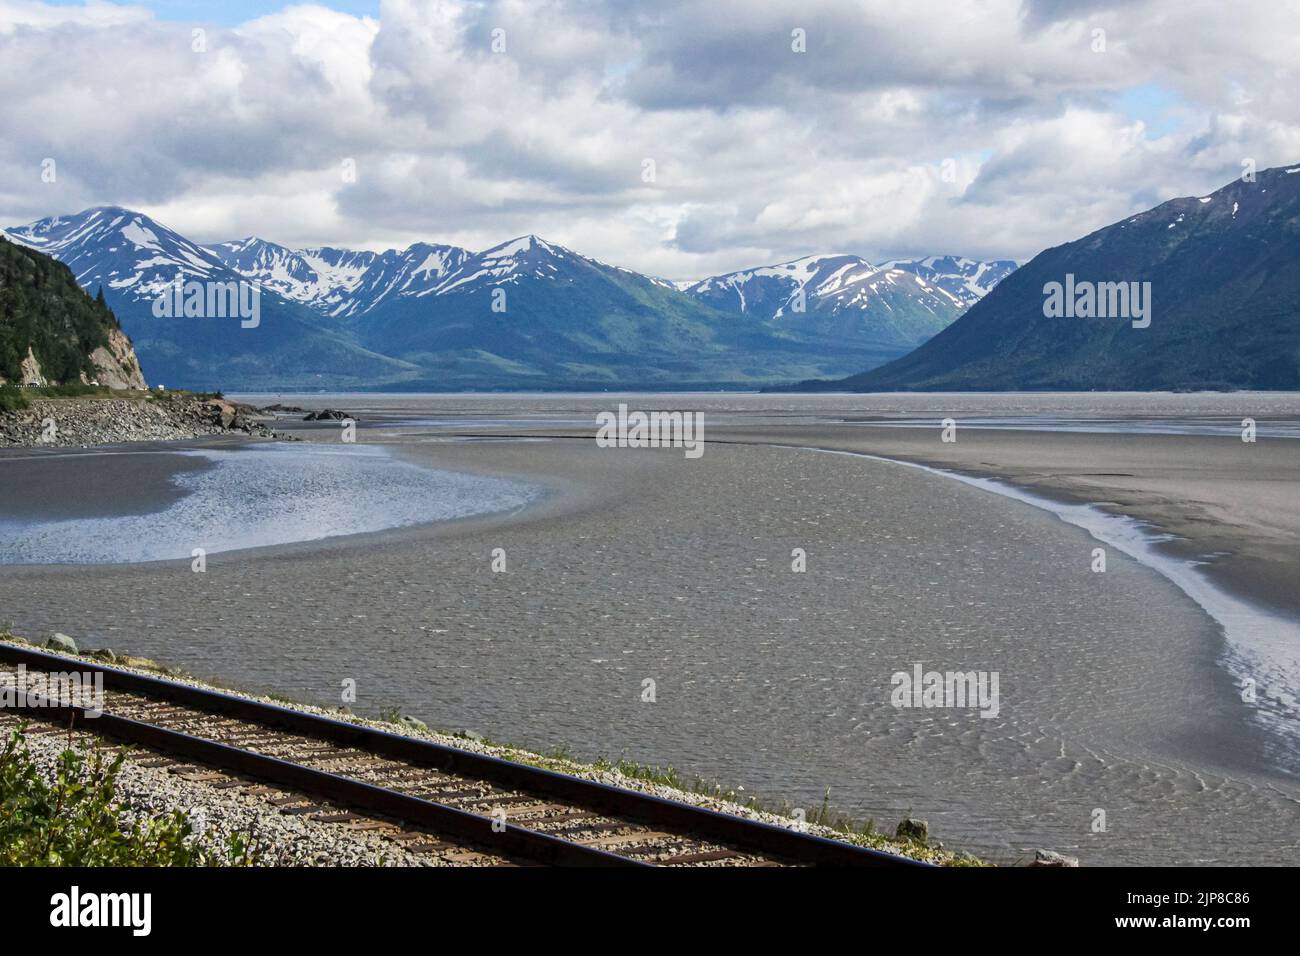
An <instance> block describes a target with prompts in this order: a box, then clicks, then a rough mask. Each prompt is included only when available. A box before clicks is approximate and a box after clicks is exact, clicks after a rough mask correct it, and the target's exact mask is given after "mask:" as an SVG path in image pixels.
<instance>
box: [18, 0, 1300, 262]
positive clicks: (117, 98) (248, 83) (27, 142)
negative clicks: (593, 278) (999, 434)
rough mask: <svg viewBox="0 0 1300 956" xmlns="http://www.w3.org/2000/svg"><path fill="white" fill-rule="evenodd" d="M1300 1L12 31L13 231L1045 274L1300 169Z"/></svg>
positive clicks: (432, 7)
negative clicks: (1094, 234)
mask: <svg viewBox="0 0 1300 956" xmlns="http://www.w3.org/2000/svg"><path fill="white" fill-rule="evenodd" d="M1298 74H1300V0H1280V2H1275V3H1271V4H1269V5H1268V6H1267V7H1260V6H1244V5H1241V4H1236V3H1224V2H1219V0H1214V2H1209V0H1204V2H1203V0H1111V2H1106V0H1079V2H1069V0H978V2H977V0H933V2H932V0H908V2H902V0H893V2H877V0H795V2H786V0H781V2H776V0H772V2H768V0H709V2H707V3H703V2H697V0H654V2H651V0H643V2H631V0H570V2H557V0H481V2H464V0H336V2H331V3H323V4H322V3H314V4H283V3H275V2H265V3H257V2H253V0H226V2H213V3H205V2H197V0H154V2H140V3H133V4H126V3H112V2H107V0H94V2H89V3H71V2H48V3H47V2H38V0H0V130H3V135H0V225H3V226H9V225H18V224H23V223H26V222H30V221H32V220H34V219H38V218H42V217H45V216H49V215H55V214H66V213H72V212H76V211H79V210H81V209H83V208H86V207H88V206H92V205H98V204H114V205H122V206H126V207H129V208H132V209H138V210H140V211H142V212H145V213H148V214H149V215H151V216H154V217H155V218H156V219H158V220H159V221H161V222H162V223H164V224H165V225H167V226H170V227H171V228H173V229H176V230H177V231H179V232H181V233H183V234H184V235H186V236H188V237H189V238H191V239H195V240H197V241H200V242H215V241H220V240H224V239H231V238H239V237H244V236H248V235H258V236H261V237H263V238H266V239H270V240H273V241H276V242H280V243H283V244H285V245H288V246H291V247H295V248H302V247H308V246H318V245H334V246H346V247H350V248H370V249H377V250H379V249H386V248H403V247H405V246H407V245H409V244H410V243H412V242H416V241H428V242H445V243H452V244H455V245H460V246H465V247H467V248H470V249H484V248H487V247H489V246H491V245H494V244H496V243H498V242H501V241H503V240H506V239H510V238H512V237H515V236H519V235H525V234H529V233H533V234H536V235H540V236H542V237H544V238H546V239H547V240H549V241H552V242H556V243H559V244H561V245H564V246H568V247H569V248H572V249H574V250H576V251H578V252H581V253H583V254H585V255H589V256H593V257H595V258H598V259H601V260H604V261H606V262H611V263H614V264H616V265H620V266H625V267H627V268H631V269H635V270H637V271H639V272H644V273H647V274H651V275H657V276H663V277H665V278H670V279H676V280H683V279H691V278H700V277H703V276H707V275H714V274H719V273H722V272H727V271H731V270H734V269H742V268H748V267H753V266H759V265H765V264H769V263H775V262H783V261H787V260H790V259H794V258H797V257H799V256H803V255H810V254H818V253H835V252H848V253H855V254H858V255H861V256H864V257H865V258H867V259H871V260H874V261H881V260H883V259H887V258H897V257H912V256H924V255H944V254H953V255H965V256H970V257H975V258H1014V259H1018V260H1026V259H1029V258H1031V257H1032V256H1034V255H1035V254H1036V253H1037V252H1039V251H1041V250H1042V249H1044V248H1047V247H1049V246H1053V245H1058V244H1060V243H1062V242H1067V241H1069V240H1071V239H1075V238H1078V237H1079V236H1082V235H1086V234H1087V233H1089V232H1091V231H1093V230H1095V229H1098V228H1100V227H1102V226H1105V225H1107V224H1109V223H1111V222H1114V221H1116V220H1118V219H1121V218H1123V217H1124V216H1126V215H1129V214H1131V213H1133V212H1136V211H1139V210H1141V209H1145V208H1148V207H1150V206H1152V205H1155V204H1157V203H1159V202H1162V201H1164V200H1166V199H1170V198H1174V197H1177V196H1187V195H1204V194H1206V193H1208V192H1210V191H1212V190H1214V189H1216V188H1218V187H1220V186H1222V185H1224V184H1226V183H1227V182H1228V181H1230V180H1231V179H1233V178H1234V177H1235V176H1238V175H1240V173H1241V171H1242V164H1243V163H1245V162H1248V161H1253V162H1254V164H1255V165H1256V166H1257V167H1258V168H1259V169H1265V168H1268V167H1271V166H1280V165H1294V164H1295V163H1297V162H1300V97H1296V96H1295V95H1294V94H1295V91H1296V89H1298V88H1300V83H1298V82H1297V81H1298V80H1300V75H1298Z"/></svg>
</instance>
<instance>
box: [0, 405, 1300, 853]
mask: <svg viewBox="0 0 1300 956" xmlns="http://www.w3.org/2000/svg"><path fill="white" fill-rule="evenodd" d="M410 401H412V402H413V403H415V402H423V403H424V404H423V406H419V405H416V407H415V409H414V410H415V411H418V412H420V413H421V414H423V415H425V416H430V413H431V412H432V413H433V414H432V416H431V417H437V415H439V414H443V413H444V412H445V411H446V406H445V405H443V406H440V404H439V403H440V401H441V400H439V399H430V398H428V397H425V398H422V399H419V400H410ZM455 401H460V400H455ZM512 401H516V402H520V403H526V402H527V399H518V398H517V399H512ZM727 401H734V400H732V399H727ZM583 402H584V403H588V402H589V403H591V404H597V405H598V407H608V402H604V403H603V404H601V399H599V398H596V399H592V398H586V399H584V400H583ZM335 404H336V405H341V407H345V408H347V407H348V406H347V405H346V404H342V403H337V402H336V403H335ZM572 404H573V403H570V404H569V405H568V406H567V407H562V408H559V409H557V410H556V412H555V414H562V415H567V416H569V417H570V418H579V417H581V416H582V415H583V414H585V411H586V407H578V408H573V407H572ZM659 406H660V407H679V408H680V407H683V405H682V404H680V403H679V404H677V405H676V406H672V405H669V404H667V402H661V403H659ZM645 407H655V406H653V405H646V406H645ZM480 408H481V409H485V410H486V411H485V412H484V413H485V414H488V415H492V416H494V417H495V418H496V419H498V420H499V419H500V417H501V416H500V410H499V408H497V407H494V406H493V405H492V404H491V403H484V405H482V406H480ZM546 411H547V412H550V409H549V408H548V409H547V410H546ZM455 414H456V415H458V416H459V415H462V414H463V410H462V409H460V408H456V409H455ZM546 417H547V416H546V415H541V416H539V418H541V419H542V420H541V421H535V422H534V423H533V425H532V426H530V427H529V428H528V429H526V430H521V429H520V427H519V424H518V422H514V421H507V422H505V423H503V424H499V425H494V426H493V428H492V429H484V428H480V427H478V426H476V425H474V424H469V425H466V424H465V423H464V422H463V421H461V422H459V423H457V424H455V425H451V426H448V425H440V424H437V423H428V422H427V421H424V420H421V423H420V424H411V423H410V422H411V418H410V417H407V418H402V417H401V416H398V417H395V418H393V419H384V418H381V417H378V416H376V417H372V418H366V419H363V427H362V428H361V429H360V430H359V431H358V440H359V441H361V442H365V443H383V444H385V445H386V446H388V447H389V448H390V449H391V451H392V453H393V454H394V455H397V456H400V457H401V458H402V459H403V460H406V461H410V462H415V463H421V464H424V465H428V466H431V467H435V468H440V469H447V470H452V471H461V472H470V473H481V474H484V475H492V476H501V477H507V478H512V479H516V480H521V481H526V482H531V483H536V484H538V485H540V486H542V487H544V488H545V489H546V492H547V493H546V495H545V496H544V497H542V498H539V499H538V501H537V502H536V503H535V504H532V505H529V506H528V507H526V508H524V509H523V510H518V511H514V512H512V513H508V514H505V513H503V514H496V515H492V516H488V517H481V518H472V519H466V520H460V521H449V522H440V523H434V524H426V525H420V526H415V527H406V528H398V529H393V530H390V531H386V532H383V533H376V534H364V535H350V536H344V537H337V538H327V539H324V540H319V541H304V542H301V543H298V544H292V545H283V546H278V547H269V548H257V549H251V550H244V551H232V552H227V553H221V554H214V555H212V556H210V557H209V559H208V565H207V571H206V572H205V573H202V574H196V573H194V572H193V571H192V570H191V566H190V563H189V562H188V561H161V562H150V563H144V564H134V565H87V566H80V567H69V566H63V567H60V566H51V567H32V566H22V567H16V566H11V567H7V568H3V569H0V617H3V618H6V619H11V620H13V621H14V622H15V624H16V625H17V627H18V628H19V630H20V632H21V631H26V632H29V633H39V632H40V631H42V630H53V629H58V630H62V631H65V632H66V633H70V634H73V635H75V636H77V637H78V639H79V640H81V641H82V642H83V644H86V645H89V646H103V645H108V646H112V647H114V648H115V649H118V650H125V651H129V652H132V653H137V654H143V655H146V656H150V657H154V658H156V659H159V660H161V661H163V662H166V663H172V664H177V665H181V666H184V667H187V668H188V669H190V670H192V671H194V672H196V673H197V674H198V675H199V676H203V677H210V678H214V679H216V680H218V681H221V682H226V683H234V684H237V685H240V686H245V687H250V688H254V689H258V688H260V689H264V690H274V691H276V692H278V693H283V694H288V695H290V696H295V697H300V698H304V699H308V700H312V701H314V702H317V703H321V704H324V705H329V704H331V702H334V703H337V702H338V700H339V696H338V695H339V687H340V685H341V682H342V681H343V680H345V679H349V678H351V679H355V680H356V681H357V689H358V694H359V699H358V701H357V704H356V706H357V708H358V709H360V710H362V711H366V712H378V710H380V709H382V708H387V707H392V706H397V707H400V708H401V709H402V710H403V711H404V712H405V713H410V714H413V715H415V716H418V717H421V718H423V719H425V720H427V721H428V722H429V723H431V724H433V725H435V726H439V727H444V728H448V729H453V730H454V729H460V728H469V729H473V730H476V731H478V732H481V733H484V734H486V735H488V736H489V737H494V738H497V739H504V740H511V741H515V742H518V743H520V744H524V745H529V746H533V747H537V748H542V749H545V748H548V747H556V746H562V747H566V748H568V749H570V750H572V751H574V752H575V753H577V754H578V755H580V756H584V757H595V756H600V755H603V756H606V757H611V758H618V757H627V758H629V759H633V760H637V761H640V762H643V763H650V764H658V765H663V766H668V765H671V766H673V767H675V768H677V769H678V770H679V771H680V772H681V773H682V774H683V775H684V776H686V777H687V778H688V779H689V778H691V777H697V776H698V777H700V778H702V779H705V780H710V781H712V780H716V781H722V782H725V783H726V784H728V785H741V786H743V787H744V788H745V790H744V793H745V794H754V795H757V796H759V797H761V798H763V799H765V800H767V801H769V802H772V803H774V804H777V805H779V804H780V802H781V801H783V800H784V801H788V802H789V804H790V806H792V807H802V808H804V809H805V810H806V811H810V812H816V810H817V808H819V807H820V806H821V805H822V804H823V802H826V803H827V804H828V805H829V806H830V807H831V808H832V809H834V810H839V811H843V812H845V813H849V814H852V815H854V816H857V817H859V818H862V819H866V818H872V819H874V820H875V821H876V822H877V824H878V825H879V826H881V827H882V828H892V826H893V825H894V824H895V823H896V822H897V820H898V819H900V818H901V817H902V816H904V815H908V814H914V815H918V816H923V817H926V818H928V819H929V821H930V824H931V831H932V833H934V834H935V835H936V836H937V837H938V839H940V840H943V841H944V842H945V843H947V844H948V845H949V846H955V847H962V848H966V849H969V850H971V851H973V852H976V853H979V854H981V855H985V856H988V857H990V858H993V859H998V860H1014V859H1019V858H1023V857H1026V856H1030V855H1032V852H1033V850H1034V849H1036V848H1038V847H1046V848H1050V849H1056V850H1060V851H1062V852H1067V853H1072V854H1074V855H1077V856H1079V857H1081V858H1082V859H1083V860H1084V861H1086V862H1114V863H1140V862H1148V863H1196V862H1215V861H1221V862H1229V863H1231V862H1239V863H1246V862H1257V863H1258V862H1286V861H1290V860H1294V858H1295V854H1296V853H1297V843H1298V842H1300V790H1297V785H1296V782H1295V780H1296V778H1295V773H1296V770H1297V761H1296V755H1295V752H1294V750H1287V749H1286V748H1285V747H1280V746H1279V744H1278V741H1277V740H1276V738H1275V737H1274V736H1272V735H1271V734H1270V733H1268V732H1266V730H1265V729H1263V728H1261V727H1260V726H1259V725H1258V724H1257V723H1256V721H1255V720H1254V718H1253V714H1252V711H1251V708H1250V707H1249V706H1248V705H1247V704H1245V703H1244V702H1243V701H1242V700H1241V697H1240V694H1239V690H1238V688H1237V687H1236V685H1235V683H1234V681H1233V680H1232V678H1231V676H1230V675H1229V674H1228V673H1226V672H1225V671H1224V670H1223V669H1222V667H1221V666H1220V658H1221V655H1222V653H1223V635H1222V633H1221V631H1220V629H1219V628H1218V627H1217V626H1216V625H1215V624H1214V622H1213V621H1212V620H1211V619H1209V618H1208V617H1207V615H1206V614H1204V613H1203V612H1202V611H1201V609H1200V608H1199V607H1198V606H1197V605H1196V604H1195V603H1194V602H1192V601H1191V600H1190V599H1188V598H1187V596H1186V595H1185V594H1184V593H1182V592H1181V591H1180V590H1179V589H1178V588H1177V587H1175V586H1174V585H1173V584H1172V583H1170V582H1169V581H1168V580H1166V579H1165V578H1163V577H1161V576H1160V575H1159V574H1157V573H1156V572H1155V571H1153V570H1151V569H1150V568H1148V567H1146V566H1144V565H1143V564H1141V563H1140V562H1138V561H1136V560H1133V559H1131V558H1128V557H1127V556H1125V555H1123V554H1116V555H1114V556H1112V560H1111V564H1110V568H1109V570H1108V572H1107V573H1106V574H1104V575H1100V574H1093V573H1091V572H1090V571H1089V569H1088V554H1089V552H1090V550H1091V548H1092V547H1093V545H1094V544H1095V541H1094V540H1093V539H1092V538H1090V537H1089V535H1088V534H1087V533H1086V532H1084V531H1083V530H1081V529H1079V528H1075V527H1071V526H1069V525H1066V524H1064V523H1063V522H1061V521H1060V520H1058V519H1057V518H1055V517H1054V516H1052V515H1051V514H1048V513H1046V512H1044V511H1041V510H1039V509H1035V508H1033V507H1030V506H1027V505H1024V504H1021V503H1018V502H1014V501H1010V500H1008V499H1006V498H1003V497H1000V496H998V495H994V494H990V493H988V492H986V491H982V490H980V489H978V488H973V487H970V486H968V485H963V484H961V483H960V482H956V481H954V480H952V479H950V478H946V477H944V476H941V475H936V474H930V473H926V472H921V471H918V470H916V469H909V468H905V467H903V466H900V465H896V464H892V463H889V462H881V461H873V460H870V459H863V458H853V457H848V456H837V455H825V454H817V453H816V452H814V451H810V450H806V449H803V448H798V447H794V448H791V447H777V446H778V445H789V444H793V445H800V444H806V445H811V446H818V447H841V446H840V445H839V443H841V442H842V443H845V444H844V445H843V446H842V447H844V448H845V449H846V450H862V451H867V452H869V453H873V454H881V455H886V456H888V455H889V454H890V453H891V451H892V452H893V453H894V454H897V455H898V456H899V457H903V456H904V455H905V454H907V453H908V452H907V448H906V446H909V445H912V444H913V443H915V445H914V447H913V448H912V451H911V452H910V453H911V454H913V455H914V457H916V458H917V460H931V461H934V463H936V464H941V465H945V466H949V467H957V464H956V463H955V462H952V461H944V460H941V459H938V458H932V459H926V458H925V456H924V454H923V451H924V450H925V449H926V448H927V447H928V444H929V443H934V444H938V437H937V435H931V434H928V433H924V432H920V433H917V434H916V435H914V436H910V433H908V432H906V431H897V432H891V433H890V434H888V435H882V436H879V437H873V436H872V435H871V434H869V433H868V432H867V430H866V429H860V430H859V429H858V428H857V426H842V425H833V424H825V423H816V422H807V423H801V424H799V425H792V424H789V423H777V422H772V421H766V422H756V423H752V424H751V423H747V422H744V421H736V420H730V421H727V422H725V423H722V424H718V425H716V426H712V425H711V426H710V427H709V430H708V431H707V432H706V435H705V438H706V440H708V441H710V444H709V446H708V447H707V449H706V452H705V454H704V455H703V457H701V458H700V459H698V460H688V459H686V458H685V457H684V456H683V455H682V453H681V451H680V450H674V449H660V450H642V449H608V448H599V447H597V446H596V444H595V442H594V441H592V440H590V438H588V437H586V434H587V432H586V429H575V428H573V427H572V426H566V427H565V428H564V429H563V430H565V431H570V432H573V433H574V437H570V438H562V439H557V440H548V441H516V440H506V441H457V440H452V439H453V433H455V432H457V431H460V432H464V433H470V432H476V433H484V434H487V433H491V434H495V435H497V436H498V437H500V436H501V435H503V434H505V433H507V432H511V431H517V430H518V431H521V433H522V432H523V431H526V432H527V434H530V435H532V436H533V437H538V436H539V435H540V433H541V432H543V431H546V430H548V429H547V428H546V426H547V422H546V421H545V418H546ZM734 417H740V416H734ZM734 417H733V418H734ZM849 428H853V429H854V430H853V431H851V432H849V431H848V430H847V429H849ZM549 430H550V431H552V432H554V431H557V429H555V428H553V427H552V428H551V429H549ZM882 431H883V429H882ZM792 432H793V433H795V436H794V437H792ZM303 434H304V435H306V436H307V437H309V438H311V439H313V440H321V441H332V440H335V439H336V438H337V429H335V430H330V429H328V428H316V429H314V430H307V429H304V430H303ZM909 436H910V437H909ZM976 437H977V436H972V435H971V434H970V433H969V432H965V433H961V432H959V440H958V446H959V449H960V447H961V446H962V443H963V442H967V441H968V439H970V441H969V446H968V447H970V448H975V447H976V441H975V438H976ZM992 437H993V438H995V439H997V441H1002V440H1003V438H1005V436H1004V435H998V436H992ZM1035 439H1037V441H1038V442H1041V441H1043V437H1042V436H1035ZM863 442H871V443H874V442H880V443H881V444H861V443H863ZM890 442H892V443H896V444H894V445H888V444H887V443H890ZM1014 443H1015V439H1014V437H1013V439H1012V441H1011V443H1009V445H1008V447H1012V446H1014ZM1034 447H1042V446H1041V444H1027V445H1025V446H1024V448H1025V449H1026V450H1025V452H1024V454H1025V455H1026V456H1032V455H1034V454H1037V453H1034V452H1031V451H1030V450H1029V449H1032V448H1034ZM1085 447H1091V446H1090V445H1085V444H1081V443H1080V440H1079V437H1078V436H1069V438H1068V441H1067V443H1066V444H1065V445H1063V446H1062V449H1061V452H1060V454H1062V455H1069V454H1077V453H1079V452H1078V451H1077V450H1078V449H1082V448H1085ZM1178 447H1187V446H1185V445H1183V446H1178ZM1070 449H1075V450H1076V451H1075V452H1071V451H1070ZM996 450H997V448H995V447H994V446H993V445H989V446H986V447H985V453H984V454H983V455H982V456H972V457H982V458H983V459H985V460H988V461H995V459H994V458H993V457H992V455H991V452H994V451H996ZM949 451H952V450H951V449H949ZM961 453H964V452H961ZM1008 455H1010V453H1008ZM1175 458H1177V454H1176V453H1175ZM1007 460H1008V461H1010V460H1011V459H1010V458H1009V457H1008V459H1007ZM136 461H137V462H138V463H139V467H140V468H141V469H153V468H158V467H162V466H161V465H160V464H158V463H157V462H156V461H155V460H154V459H151V458H147V457H141V458H138V459H136ZM998 464H1002V463H1001V462H998ZM72 465H73V460H69V466H72ZM971 467H973V466H971ZM1024 467H1025V468H1026V469H1030V468H1033V467H1036V468H1038V469H1040V470H1041V471H1043V472H1044V473H1049V472H1056V471H1062V472H1065V471H1079V472H1084V471H1089V472H1090V471H1107V472H1109V471H1111V470H1112V468H1111V467H1110V466H1105V467H1097V468H1094V467H1093V465H1092V463H1091V453H1090V452H1087V453H1084V459H1083V460H1082V461H1074V462H1065V463H1064V467H1059V468H1058V467H1046V466H1043V465H1032V464H1031V463H1030V462H1029V460H1028V458H1027V459H1026V463H1025V465H1024ZM1153 467H1154V466H1153ZM1113 470H1115V471H1117V472H1118V471H1121V470H1123V471H1127V472H1134V471H1135V469H1134V468H1133V467H1128V468H1126V469H1119V468H1114V469H1113ZM1002 477H1007V475H1003V476H1002ZM1085 477H1087V476H1085ZM1094 477H1095V476H1094ZM1162 480H1163V479H1162ZM232 504H233V503H232ZM498 549H500V551H499V553H500V554H501V555H504V559H505V566H504V570H502V571H495V570H494V569H493V561H494V557H495V556H496V555H497V554H498ZM797 552H803V554H804V556H805V557H806V566H805V569H804V570H796V565H795V562H796V553H797ZM918 663H919V664H921V665H922V666H923V667H924V668H926V669H935V670H940V671H948V670H960V671H967V670H972V671H982V672H996V673H997V674H998V676H999V681H1000V683H999V687H1000V700H999V703H998V706H997V708H996V713H994V712H992V711H991V710H989V709H985V710H984V711H981V710H979V709H971V708H967V709H952V708H937V709H930V708H926V707H915V708H913V707H903V708H900V707H897V706H895V704H894V702H892V701H891V696H892V691H893V690H894V684H893V679H894V677H895V675H897V674H898V673H900V672H910V671H911V670H912V669H913V668H914V667H915V666H916V665H917V664H918ZM647 681H649V682H650V683H647ZM648 692H649V693H648ZM828 789H829V794H828V793H827V790H828ZM1097 810H1102V811H1104V817H1105V828H1104V829H1102V830H1097V829H1095V822H1096V819H1097V818H1096V813H1095V811H1097Z"/></svg>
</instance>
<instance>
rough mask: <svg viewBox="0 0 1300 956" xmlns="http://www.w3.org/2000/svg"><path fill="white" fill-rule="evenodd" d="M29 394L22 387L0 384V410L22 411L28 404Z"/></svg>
mask: <svg viewBox="0 0 1300 956" xmlns="http://www.w3.org/2000/svg"><path fill="white" fill-rule="evenodd" d="M28 404H29V403H28V401H27V396H26V395H24V394H23V393H22V389H19V388H14V387H13V386H12V385H0V412H20V411H22V410H23V409H24V408H26V407H27V406H28Z"/></svg>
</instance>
